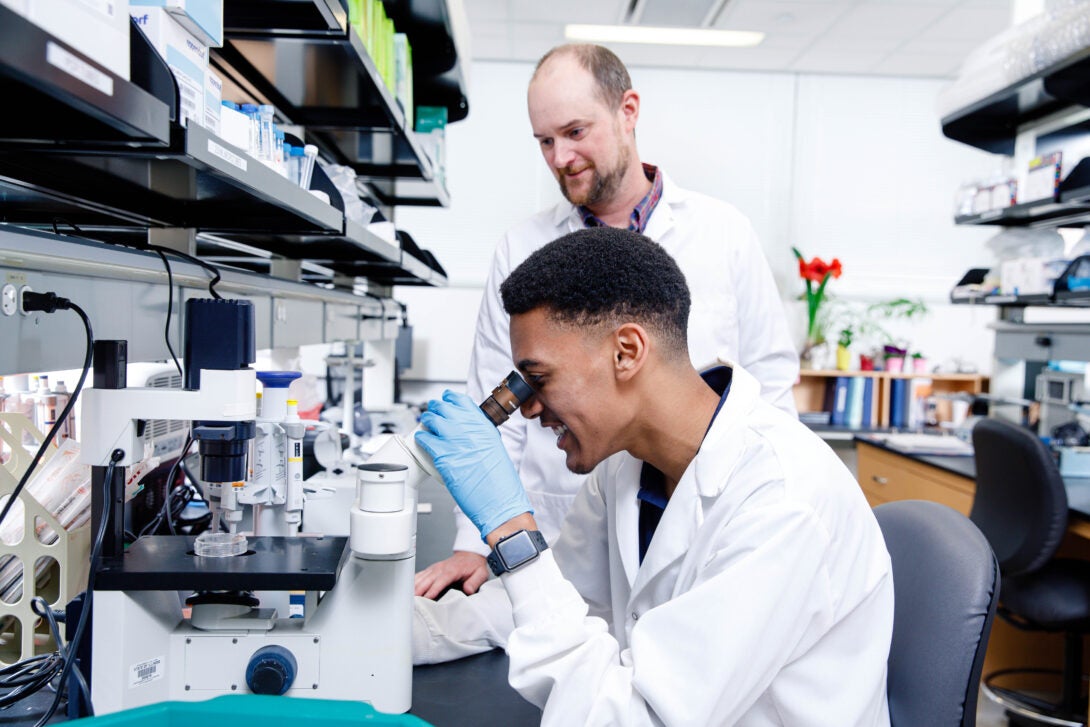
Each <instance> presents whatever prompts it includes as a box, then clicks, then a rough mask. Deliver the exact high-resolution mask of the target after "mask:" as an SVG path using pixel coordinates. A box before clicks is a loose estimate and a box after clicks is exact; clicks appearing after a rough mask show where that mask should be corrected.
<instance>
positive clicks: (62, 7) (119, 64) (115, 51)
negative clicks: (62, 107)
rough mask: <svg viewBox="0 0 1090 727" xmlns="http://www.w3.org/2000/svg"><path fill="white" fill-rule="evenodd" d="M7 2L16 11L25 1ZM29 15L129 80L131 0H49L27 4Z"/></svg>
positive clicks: (63, 39) (60, 38)
mask: <svg viewBox="0 0 1090 727" xmlns="http://www.w3.org/2000/svg"><path fill="white" fill-rule="evenodd" d="M4 4H5V5H8V6H9V7H13V9H15V10H16V12H18V11H19V6H21V5H23V3H16V4H15V5H12V4H11V3H9V2H7V0H5V3H4ZM25 7H26V12H25V13H24V14H25V16H26V19H27V20H29V21H30V22H32V23H34V24H35V25H37V26H38V27H39V28H41V29H42V30H44V31H46V32H47V33H50V34H51V35H53V36H55V37H56V38H57V39H58V40H61V41H63V42H64V43H66V44H67V45H69V46H71V47H72V48H74V49H75V50H77V51H79V52H80V53H82V54H83V55H84V56H86V57H87V58H89V59H90V60H92V61H94V62H95V63H98V64H99V65H100V66H102V67H103V68H105V69H107V70H109V71H110V72H112V73H114V74H115V75H117V76H120V77H121V78H124V79H125V80H126V81H127V80H129V3H128V0H50V2H41V0H38V1H36V2H28V3H26V4H25Z"/></svg>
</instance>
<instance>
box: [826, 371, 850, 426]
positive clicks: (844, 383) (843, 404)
mask: <svg viewBox="0 0 1090 727" xmlns="http://www.w3.org/2000/svg"><path fill="white" fill-rule="evenodd" d="M848 384H849V382H848V377H846V376H838V377H837V378H836V392H835V393H834V395H833V415H832V417H831V418H830V423H831V424H832V425H833V426H838V427H842V426H844V425H845V424H847V423H848V391H849V389H850V387H849V385H848Z"/></svg>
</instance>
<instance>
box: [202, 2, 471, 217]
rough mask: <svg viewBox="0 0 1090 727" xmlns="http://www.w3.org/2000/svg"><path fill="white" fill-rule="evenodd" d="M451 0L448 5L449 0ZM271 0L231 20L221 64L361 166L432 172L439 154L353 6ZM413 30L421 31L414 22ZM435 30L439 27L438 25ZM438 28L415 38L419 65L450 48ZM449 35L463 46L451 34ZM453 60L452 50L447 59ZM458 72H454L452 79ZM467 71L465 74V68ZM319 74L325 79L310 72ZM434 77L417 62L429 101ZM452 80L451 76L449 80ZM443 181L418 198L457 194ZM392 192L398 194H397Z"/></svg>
mask: <svg viewBox="0 0 1090 727" xmlns="http://www.w3.org/2000/svg"><path fill="white" fill-rule="evenodd" d="M441 4H442V5H443V6H444V8H445V0H441ZM268 5H269V7H268V11H269V15H268V17H263V16H262V12H263V10H262V8H263V6H264V3H256V2H243V3H242V4H241V6H240V8H241V9H240V10H239V15H240V16H244V17H239V16H236V17H235V18H234V19H233V20H231V21H230V22H231V23H233V25H230V24H229V26H228V32H227V35H228V38H227V40H226V42H225V43H224V46H223V48H219V49H216V50H214V51H213V53H212V61H213V64H214V65H215V66H216V68H217V69H218V70H219V71H220V72H222V73H223V74H224V75H225V76H226V77H227V78H228V79H230V80H231V82H232V83H234V84H235V85H236V86H237V87H239V88H244V89H250V90H251V91H252V92H253V94H254V95H255V96H256V97H258V98H257V100H260V101H264V102H268V103H270V104H272V105H274V106H276V107H277V109H278V111H279V112H280V115H281V116H282V117H283V118H284V119H285V120H286V121H287V122H289V123H292V124H299V125H301V126H304V127H306V129H307V137H308V140H309V141H312V142H313V143H315V144H317V145H318V146H319V148H320V149H322V151H323V152H324V153H325V154H326V155H327V156H328V157H330V158H332V159H334V160H336V161H337V162H338V163H340V164H344V165H347V166H351V167H352V168H353V169H355V170H356V172H357V173H358V174H359V175H360V176H362V177H364V178H366V179H379V180H388V179H397V178H414V179H422V180H425V181H427V182H431V181H432V179H433V177H434V173H433V170H432V167H431V162H430V161H429V160H428V157H427V155H426V154H425V153H424V151H423V149H422V148H421V146H420V144H419V142H418V141H417V140H416V137H415V134H414V133H413V130H412V127H413V119H412V118H406V113H405V110H404V109H403V108H402V107H401V104H400V103H399V102H398V101H397V99H396V98H395V96H394V94H393V93H392V92H391V91H390V89H389V88H387V87H386V85H385V83H383V81H382V77H381V76H380V75H379V72H378V68H377V67H376V66H375V63H374V61H373V59H372V58H371V56H370V54H369V53H368V52H367V49H366V48H365V47H364V44H363V41H362V40H361V39H360V37H359V35H358V34H357V33H356V31H355V30H354V29H353V28H351V27H348V26H347V24H346V21H345V19H344V17H343V15H338V14H336V13H335V12H334V9H335V8H334V6H336V7H340V6H339V5H337V2H336V0H314V1H313V2H295V3H284V2H272V3H268ZM229 6H230V5H228V7H229ZM285 6H292V7H291V12H286V8H285ZM243 11H244V12H243ZM232 12H234V11H232ZM229 15H230V14H229ZM395 22H396V21H395ZM239 26H241V27H239ZM398 27H399V29H400V26H398ZM413 27H415V28H419V29H421V32H424V30H423V29H425V28H430V27H431V26H429V25H427V24H424V23H420V22H418V23H417V24H416V25H414V26H413ZM232 28H233V29H232ZM236 31H237V32H236ZM409 32H410V39H412V38H413V36H412V32H411V29H410V31H409ZM434 32H435V31H434V29H433V30H431V31H430V33H431V35H433V34H434ZM431 35H429V34H428V33H425V35H424V36H423V38H424V39H425V40H424V42H423V45H417V44H418V43H420V42H422V41H418V40H412V42H413V44H414V47H415V48H418V50H417V52H416V53H415V54H414V58H413V61H414V68H415V67H416V64H421V65H422V66H424V67H429V61H428V59H429V58H431V56H432V54H433V52H436V51H435V49H437V48H438V49H440V52H443V53H444V55H449V54H448V53H446V52H445V51H442V49H441V48H440V46H436V45H434V44H431V43H429V42H427V38H430V37H431ZM447 35H448V36H449V35H450V34H449V33H447ZM447 45H449V46H450V47H451V48H453V45H452V41H450V40H449V38H448V41H447ZM421 49H426V52H425V51H423V50H421ZM451 62H452V61H450V59H449V58H445V59H444V60H440V61H438V65H439V66H443V65H449V64H450V63H451ZM453 63H454V66H451V68H456V67H457V62H456V60H455V61H453ZM449 73H450V70H447V71H445V72H444V75H443V77H444V79H445V78H446V76H447V75H449ZM458 74H459V75H458V78H461V76H460V70H459V71H458ZM312 79H322V82H321V83H320V84H319V83H313V82H308V81H311V80H312ZM426 79H427V74H426V73H424V72H423V71H420V70H419V69H417V70H416V71H414V95H415V97H416V101H417V103H418V104H421V105H429V104H432V101H430V100H429V97H428V94H427V82H426ZM419 83H424V84H425V93H424V95H423V96H421V95H420V93H419V91H418V90H417V87H416V84H419ZM436 83H439V82H438V81H437V82H436ZM448 83H449V81H448V80H444V81H442V84H440V85H444V84H448ZM462 87H464V84H463V86H462ZM448 95H449V93H448ZM458 96H459V99H460V100H459V101H457V102H453V103H452V104H451V105H452V106H453V107H454V111H456V114H455V116H454V117H453V119H452V120H457V119H461V118H464V117H465V115H466V113H468V105H467V104H466V102H465V100H464V93H463V92H462V91H461V90H459V91H458ZM436 103H437V102H436ZM443 105H446V104H443ZM450 113H451V111H449V110H448V114H450ZM449 118H451V117H449V116H448V119H449ZM433 186H434V187H435V188H434V189H432V190H430V191H428V192H427V194H426V195H423V196H420V195H417V196H416V197H415V198H416V199H420V200H423V199H426V200H428V201H427V202H426V203H427V204H430V205H437V204H438V205H446V204H449V195H447V193H446V190H444V189H439V188H438V187H439V185H433ZM385 196H386V197H387V198H388V199H390V200H393V199H394V195H392V194H389V193H385ZM413 203H414V204H420V203H421V202H413ZM390 204H397V202H390Z"/></svg>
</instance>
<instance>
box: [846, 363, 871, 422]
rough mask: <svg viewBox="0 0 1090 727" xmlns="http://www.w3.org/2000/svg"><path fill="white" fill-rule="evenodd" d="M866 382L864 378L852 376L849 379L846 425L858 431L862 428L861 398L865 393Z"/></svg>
mask: <svg viewBox="0 0 1090 727" xmlns="http://www.w3.org/2000/svg"><path fill="white" fill-rule="evenodd" d="M867 380H868V379H867V378H866V377H865V376H853V377H852V378H851V379H849V382H850V383H849V386H848V421H847V424H848V426H849V427H851V428H852V429H859V428H861V427H862V426H863V397H864V394H865V392H866V384H867Z"/></svg>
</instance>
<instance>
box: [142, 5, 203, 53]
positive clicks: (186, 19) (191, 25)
mask: <svg viewBox="0 0 1090 727" xmlns="http://www.w3.org/2000/svg"><path fill="white" fill-rule="evenodd" d="M129 2H130V4H132V5H133V6H137V5H139V6H142V7H157V8H163V9H164V10H166V11H167V12H168V13H170V14H171V16H172V17H173V18H174V19H175V20H176V21H177V22H178V23H179V24H181V25H182V26H183V27H184V28H185V29H186V30H187V31H189V32H190V33H191V34H192V35H194V36H196V37H197V39H198V40H200V42H201V43H203V44H204V45H206V46H210V47H212V48H219V47H220V46H221V45H223V0H129Z"/></svg>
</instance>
